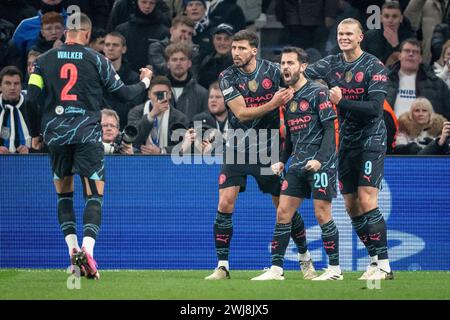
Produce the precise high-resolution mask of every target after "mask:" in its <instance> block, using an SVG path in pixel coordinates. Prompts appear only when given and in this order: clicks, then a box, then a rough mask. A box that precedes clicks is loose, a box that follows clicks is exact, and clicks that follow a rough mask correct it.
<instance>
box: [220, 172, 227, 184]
mask: <svg viewBox="0 0 450 320" xmlns="http://www.w3.org/2000/svg"><path fill="white" fill-rule="evenodd" d="M225 181H227V176H226V175H224V174H223V173H222V174H221V175H220V176H219V184H224V183H225Z"/></svg>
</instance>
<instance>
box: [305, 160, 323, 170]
mask: <svg viewBox="0 0 450 320" xmlns="http://www.w3.org/2000/svg"><path fill="white" fill-rule="evenodd" d="M321 167H322V164H321V163H320V162H319V161H317V160H309V161H308V162H307V163H306V166H305V170H307V171H312V172H317V171H319V170H320V168H321Z"/></svg>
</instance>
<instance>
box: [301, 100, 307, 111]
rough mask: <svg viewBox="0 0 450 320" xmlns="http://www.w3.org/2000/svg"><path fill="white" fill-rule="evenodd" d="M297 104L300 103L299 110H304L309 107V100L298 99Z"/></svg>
mask: <svg viewBox="0 0 450 320" xmlns="http://www.w3.org/2000/svg"><path fill="white" fill-rule="evenodd" d="M299 105H300V110H302V111H306V110H308V109H309V102H308V101H306V100H302V101H300V104H299Z"/></svg>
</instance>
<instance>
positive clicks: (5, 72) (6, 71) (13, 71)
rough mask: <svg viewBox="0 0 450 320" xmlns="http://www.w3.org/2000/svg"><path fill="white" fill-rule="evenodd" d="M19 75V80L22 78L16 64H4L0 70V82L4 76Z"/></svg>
mask: <svg viewBox="0 0 450 320" xmlns="http://www.w3.org/2000/svg"><path fill="white" fill-rule="evenodd" d="M16 75H17V76H19V78H20V82H22V80H23V75H22V72H21V71H20V70H19V68H17V67H16V66H6V67H4V68H3V69H2V71H0V84H1V83H2V81H3V78H4V77H5V76H10V77H11V76H16Z"/></svg>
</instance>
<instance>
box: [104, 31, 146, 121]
mask: <svg viewBox="0 0 450 320" xmlns="http://www.w3.org/2000/svg"><path fill="white" fill-rule="evenodd" d="M104 50H105V57H107V58H108V59H109V60H110V61H111V63H112V65H113V66H114V69H115V70H116V72H117V74H118V75H119V76H120V78H121V79H122V81H123V82H124V83H125V84H126V85H130V84H135V83H138V82H139V81H140V79H139V74H137V73H136V72H134V71H133V70H131V68H130V66H129V65H128V62H127V61H126V60H124V58H123V55H124V54H125V53H126V52H127V43H126V40H125V37H124V36H122V35H121V34H120V33H119V32H117V31H113V32H110V33H108V34H107V35H106V37H105V47H104ZM145 99H146V94H145V93H144V95H141V96H138V97H136V98H135V99H134V100H133V101H121V100H120V99H118V98H116V97H115V96H114V95H112V94H109V93H106V94H105V95H104V105H107V106H109V107H110V108H112V109H114V110H115V111H116V112H117V114H118V118H119V119H120V122H119V128H120V130H123V128H125V126H126V124H127V122H128V112H129V111H130V109H131V108H133V106H136V105H138V104H141V103H143V102H144V101H145Z"/></svg>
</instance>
